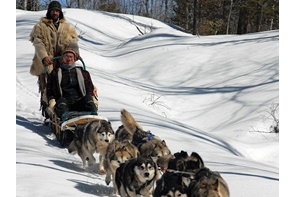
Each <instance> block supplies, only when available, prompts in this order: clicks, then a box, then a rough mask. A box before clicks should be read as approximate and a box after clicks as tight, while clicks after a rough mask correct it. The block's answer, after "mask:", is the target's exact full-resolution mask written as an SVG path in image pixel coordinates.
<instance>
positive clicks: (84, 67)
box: [45, 56, 86, 74]
mask: <svg viewBox="0 0 295 197" xmlns="http://www.w3.org/2000/svg"><path fill="white" fill-rule="evenodd" d="M60 58H62V56H55V57H52V58H50V60H57V59H60ZM79 60H80V61H81V62H82V64H83V70H86V66H85V63H84V61H83V59H82V57H80V58H79ZM45 71H46V73H47V74H48V66H45Z"/></svg>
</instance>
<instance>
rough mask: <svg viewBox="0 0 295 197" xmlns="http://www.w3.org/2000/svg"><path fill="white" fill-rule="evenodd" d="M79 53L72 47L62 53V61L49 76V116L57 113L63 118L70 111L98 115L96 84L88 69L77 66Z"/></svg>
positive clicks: (47, 110)
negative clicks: (95, 100)
mask: <svg viewBox="0 0 295 197" xmlns="http://www.w3.org/2000/svg"><path fill="white" fill-rule="evenodd" d="M76 60H77V54H76V52H75V51H74V50H73V49H71V48H68V49H65V50H64V51H63V53H62V63H61V65H60V67H59V68H56V69H54V70H53V71H52V72H51V73H50V75H49V76H48V81H47V98H48V100H49V105H48V107H47V109H46V113H47V115H48V116H49V117H51V118H52V117H53V114H54V112H55V113H56V115H57V116H58V117H59V118H61V119H63V114H65V112H69V111H79V112H91V113H92V114H95V115H97V105H96V104H95V103H94V100H93V96H94V85H93V83H92V80H91V77H90V74H89V72H88V71H86V70H83V68H82V67H76V64H75V62H76Z"/></svg>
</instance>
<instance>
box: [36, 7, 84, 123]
mask: <svg viewBox="0 0 295 197" xmlns="http://www.w3.org/2000/svg"><path fill="white" fill-rule="evenodd" d="M30 41H31V42H32V43H33V46H34V48H35V54H34V58H33V63H32V65H31V68H30V73H31V74H32V75H34V76H38V84H39V92H40V93H41V101H40V102H41V103H40V109H42V115H43V116H45V117H46V118H48V117H49V116H48V114H47V113H46V108H47V106H48V99H47V96H46V86H47V74H49V73H51V71H52V70H53V69H54V68H55V67H59V64H60V60H55V61H52V60H51V58H53V57H56V56H60V55H61V53H62V51H63V50H65V49H66V48H68V47H70V48H72V49H73V50H74V51H75V53H76V60H77V59H79V58H80V55H79V46H78V35H77V33H76V31H75V28H74V27H73V26H71V25H70V24H69V23H68V22H66V20H65V18H64V15H63V12H62V8H61V5H60V3H59V2H58V1H52V2H50V4H49V5H48V10H47V13H46V17H42V18H41V20H40V21H39V22H38V23H37V24H36V25H35V26H34V28H33V29H32V32H31V34H30ZM46 67H47V68H48V70H47V73H46V69H45V68H46Z"/></svg>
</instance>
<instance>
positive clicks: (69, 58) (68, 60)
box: [62, 53, 75, 65]
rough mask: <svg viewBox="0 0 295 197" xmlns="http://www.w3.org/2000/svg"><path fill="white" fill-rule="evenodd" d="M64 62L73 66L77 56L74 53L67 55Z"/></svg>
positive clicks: (64, 56)
mask: <svg viewBox="0 0 295 197" xmlns="http://www.w3.org/2000/svg"><path fill="white" fill-rule="evenodd" d="M62 60H63V62H64V63H66V64H69V65H71V64H73V63H74V62H75V56H74V54H73V53H65V54H64V55H63V59H62Z"/></svg>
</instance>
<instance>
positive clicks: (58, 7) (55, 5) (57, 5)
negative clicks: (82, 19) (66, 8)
mask: <svg viewBox="0 0 295 197" xmlns="http://www.w3.org/2000/svg"><path fill="white" fill-rule="evenodd" d="M53 9H55V10H59V11H62V10H61V5H60V3H59V2H58V1H51V2H50V3H49V5H48V11H51V10H53Z"/></svg>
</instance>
